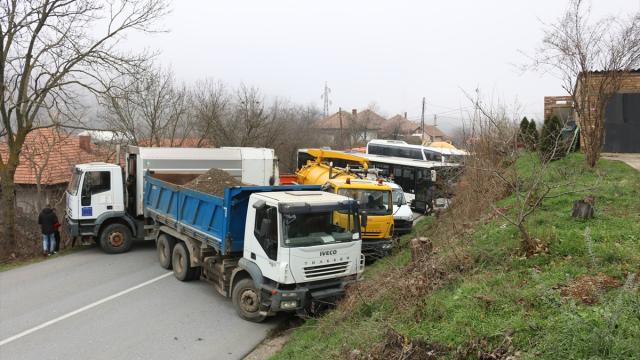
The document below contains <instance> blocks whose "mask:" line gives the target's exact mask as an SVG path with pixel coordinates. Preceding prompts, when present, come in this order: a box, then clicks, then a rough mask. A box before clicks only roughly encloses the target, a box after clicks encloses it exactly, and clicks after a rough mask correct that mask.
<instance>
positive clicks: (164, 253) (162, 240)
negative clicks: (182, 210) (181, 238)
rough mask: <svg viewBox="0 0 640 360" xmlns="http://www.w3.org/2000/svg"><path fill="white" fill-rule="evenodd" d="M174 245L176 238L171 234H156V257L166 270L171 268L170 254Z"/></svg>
mask: <svg viewBox="0 0 640 360" xmlns="http://www.w3.org/2000/svg"><path fill="white" fill-rule="evenodd" d="M175 245H176V239H174V238H173V236H169V235H167V234H160V236H158V243H157V244H156V249H157V250H158V259H159V260H160V266H162V267H163V268H165V269H167V270H171V267H172V266H171V254H172V252H173V247H174V246H175Z"/></svg>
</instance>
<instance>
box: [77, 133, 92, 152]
mask: <svg viewBox="0 0 640 360" xmlns="http://www.w3.org/2000/svg"><path fill="white" fill-rule="evenodd" d="M78 139H79V140H80V149H82V150H84V151H86V152H91V135H80V136H78Z"/></svg>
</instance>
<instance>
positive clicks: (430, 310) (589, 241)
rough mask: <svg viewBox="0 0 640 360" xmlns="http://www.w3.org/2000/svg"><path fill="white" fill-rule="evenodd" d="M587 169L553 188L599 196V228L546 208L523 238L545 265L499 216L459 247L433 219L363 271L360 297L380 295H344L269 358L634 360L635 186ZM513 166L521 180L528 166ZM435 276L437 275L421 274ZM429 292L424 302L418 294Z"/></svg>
mask: <svg viewBox="0 0 640 360" xmlns="http://www.w3.org/2000/svg"><path fill="white" fill-rule="evenodd" d="M583 164H584V158H583V157H582V155H580V154H572V155H571V156H569V157H567V158H565V159H563V160H560V161H557V162H554V163H553V165H552V167H553V169H552V170H553V171H552V172H550V177H549V179H548V180H549V181H558V180H559V179H562V178H565V177H566V176H567V174H569V173H571V174H573V175H575V176H576V177H577V178H576V180H577V182H576V183H577V184H581V185H589V184H597V188H596V189H594V190H592V191H590V192H589V193H590V194H594V195H595V197H596V209H597V211H596V218H595V219H592V220H587V221H583V220H575V219H573V218H571V217H570V213H571V208H572V205H573V201H574V200H576V199H578V198H579V197H581V195H576V194H567V195H563V196H559V197H556V198H553V199H549V200H548V201H546V202H545V203H544V204H543V206H542V207H541V208H540V209H538V210H537V211H536V212H535V213H534V214H533V215H532V216H531V217H530V219H529V220H528V226H529V229H530V230H531V234H532V235H533V236H534V237H536V238H538V239H540V240H542V241H544V242H545V243H546V244H547V245H548V249H549V251H548V252H547V253H543V254H540V255H537V256H532V257H528V258H527V257H523V256H521V254H520V252H519V237H518V231H517V230H516V229H515V228H513V227H512V226H510V225H509V224H507V223H506V222H505V221H504V220H502V219H501V218H499V217H496V216H493V217H491V216H489V217H486V216H485V217H484V218H482V220H479V221H475V222H473V223H464V224H463V225H462V226H461V228H462V229H461V230H460V231H459V232H460V233H462V234H463V235H462V236H460V240H459V241H456V242H454V243H452V242H451V240H450V239H447V237H443V236H437V234H436V232H437V233H440V232H442V226H441V225H440V224H438V221H437V220H436V219H434V218H425V219H424V220H423V221H421V222H420V223H419V224H418V225H417V226H416V229H414V234H412V235H410V236H407V237H404V238H403V239H402V242H401V243H402V244H403V245H404V246H402V247H401V249H400V251H399V252H398V253H397V254H395V255H394V256H392V257H390V258H388V259H385V261H380V262H377V263H375V264H373V265H372V266H370V267H369V268H368V269H367V270H366V272H365V277H366V279H365V280H364V281H363V284H362V285H359V286H363V287H368V288H370V289H371V288H373V289H375V288H377V289H379V292H378V293H375V292H364V291H362V292H361V294H360V295H358V293H359V292H360V291H359V289H357V288H355V289H351V290H350V292H351V294H350V296H349V297H348V299H347V300H345V303H343V304H341V306H339V308H338V309H336V310H335V311H333V312H331V313H329V314H327V315H326V316H324V317H323V318H321V319H318V320H311V321H307V322H306V324H305V325H303V326H302V327H301V328H299V329H298V330H296V331H295V332H294V334H293V335H292V337H291V340H290V341H289V343H288V344H287V345H286V346H285V347H284V349H283V350H282V351H281V352H280V353H279V354H277V355H276V356H275V357H274V358H275V359H334V358H350V359H364V358H380V359H381V358H398V357H403V358H406V359H412V358H415V359H419V358H480V357H483V356H486V357H487V358H506V357H508V356H513V357H515V358H522V359H533V358H536V359H538V358H542V359H560V358H567V359H571V358H576V359H582V358H616V359H623V358H629V359H631V358H634V357H636V356H637V355H638V354H640V295H639V292H638V284H639V282H640V281H639V279H640V174H639V173H638V172H637V171H636V170H634V169H632V168H631V167H629V166H627V165H626V164H624V163H621V162H617V161H606V160H601V161H600V162H599V164H598V166H597V167H596V168H595V169H587V168H585V167H584V165H583ZM516 165H517V166H518V167H519V171H522V172H526V171H528V166H527V164H526V161H524V160H523V161H519V162H518V163H517V164H516ZM573 186H580V185H575V184H574V185H573ZM567 190H570V189H567ZM512 200H513V199H511V198H509V197H507V198H505V199H503V200H501V201H499V202H498V204H497V205H498V206H507V205H509V203H510V202H512ZM445 216H446V215H445ZM415 234H420V235H423V236H427V237H429V238H430V239H432V241H433V246H434V252H433V254H432V255H431V257H430V258H429V259H428V260H425V261H426V262H427V263H428V266H424V264H415V263H412V260H411V252H410V250H409V249H408V246H406V244H407V242H408V241H409V239H410V238H411V236H415ZM459 259H464V261H463V260H459ZM451 263H455V264H454V265H455V266H454V265H450V264H451ZM419 265H422V267H420V271H415V268H417V267H419ZM447 266H448V267H447ZM430 267H433V269H435V270H434V271H431V272H428V271H427V270H425V268H430ZM443 269H446V270H447V271H446V272H445V271H443ZM443 272H445V273H443ZM426 275H429V276H426ZM434 278H436V279H439V281H437V282H433V279H434ZM389 282H405V283H407V284H408V285H407V286H405V287H394V286H393V284H389ZM424 282H429V284H430V285H429V286H428V291H413V289H414V288H420V287H424V286H423V285H422V283H424ZM402 289H404V290H403V291H399V290H402ZM372 294H374V295H372ZM354 299H356V300H354Z"/></svg>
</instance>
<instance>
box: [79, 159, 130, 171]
mask: <svg viewBox="0 0 640 360" xmlns="http://www.w3.org/2000/svg"><path fill="white" fill-rule="evenodd" d="M96 168H100V169H113V168H120V166H119V165H116V164H111V163H106V162H102V161H96V162H90V163H85V164H78V165H76V169H79V170H82V171H87V170H89V169H96Z"/></svg>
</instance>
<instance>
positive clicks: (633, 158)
mask: <svg viewBox="0 0 640 360" xmlns="http://www.w3.org/2000/svg"><path fill="white" fill-rule="evenodd" d="M602 158H603V159H608V160H620V161H624V162H625V163H627V164H629V166H631V167H632V168H634V169H636V170H638V171H640V154H614V153H604V154H602Z"/></svg>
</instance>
